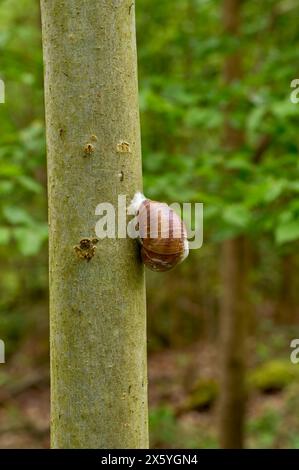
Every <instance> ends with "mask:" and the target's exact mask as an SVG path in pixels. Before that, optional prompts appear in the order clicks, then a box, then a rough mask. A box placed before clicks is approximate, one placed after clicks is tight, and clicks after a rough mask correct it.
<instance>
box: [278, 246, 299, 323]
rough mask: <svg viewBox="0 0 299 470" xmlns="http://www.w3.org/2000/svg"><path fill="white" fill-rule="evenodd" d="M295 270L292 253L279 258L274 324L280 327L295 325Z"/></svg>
mask: <svg viewBox="0 0 299 470" xmlns="http://www.w3.org/2000/svg"><path fill="white" fill-rule="evenodd" d="M296 276H297V268H296V263H295V259H294V255H293V254H292V253H286V254H284V255H283V256H282V257H281V281H280V291H279V299H278V306H277V311H276V318H275V320H276V322H277V323H278V324H280V325H292V324H293V325H295V324H296V323H297V304H298V302H297V286H296Z"/></svg>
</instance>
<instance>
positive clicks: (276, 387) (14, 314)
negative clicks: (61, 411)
mask: <svg viewBox="0 0 299 470" xmlns="http://www.w3.org/2000/svg"><path fill="white" fill-rule="evenodd" d="M137 33H138V60H139V85H140V107H141V124H142V142H143V162H144V181H145V193H146V194H147V196H149V197H151V198H153V199H158V200H165V201H167V202H169V203H170V202H173V201H177V202H189V201H193V202H203V203H204V245H203V247H202V248H201V249H200V250H197V251H195V250H194V251H192V252H191V254H190V257H189V258H188V260H187V261H185V262H184V264H182V265H181V266H179V267H178V268H177V269H176V270H174V271H173V272H169V273H166V274H152V273H149V272H148V273H147V295H148V351H149V395H150V397H149V398H150V432H151V446H152V447H156V448H161V447H164V448H165V447H166V448H167V447H170V448H175V447H179V448H183V447H185V448H188V447H189V448H190V447H191V448H193V447H203V448H214V447H220V446H222V447H229V446H230V447H241V446H245V447H249V448H253V447H263V448H289V447H290V448H299V365H297V366H296V365H293V364H292V363H291V361H290V353H291V349H290V341H291V340H292V339H293V338H297V337H299V307H298V297H299V276H298V264H299V254H298V240H299V199H298V193H299V159H298V146H299V143H298V135H297V134H298V132H297V127H298V128H299V108H298V106H299V104H298V105H296V104H293V103H292V102H291V101H290V93H291V91H292V89H291V88H290V83H291V81H292V80H293V79H295V78H299V76H298V75H299V69H298V51H297V46H298V43H299V4H298V2H297V1H296V0H264V1H262V2H257V1H249V0H163V1H161V0H138V1H137ZM0 57H1V63H0V77H1V78H2V79H3V80H4V81H5V84H6V103H5V104H1V105H0V195H1V198H0V263H1V271H0V338H1V339H3V340H5V343H6V364H5V365H4V364H2V365H0V447H1V448H11V447H39V448H46V447H48V446H49V372H48V370H49V363H48V361H49V359H48V356H49V351H48V347H49V345H48V265H47V256H48V254H47V200H46V191H47V189H46V156H45V129H44V108H43V65H42V48H41V27H40V14H39V2H38V0H1V1H0ZM78 112H80V111H79V110H78Z"/></svg>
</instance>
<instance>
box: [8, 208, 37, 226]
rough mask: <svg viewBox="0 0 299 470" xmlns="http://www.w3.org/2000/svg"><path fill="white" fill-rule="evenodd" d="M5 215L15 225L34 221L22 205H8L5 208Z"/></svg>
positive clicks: (28, 223)
mask: <svg viewBox="0 0 299 470" xmlns="http://www.w3.org/2000/svg"><path fill="white" fill-rule="evenodd" d="M3 215H4V217H5V219H6V220H7V222H9V223H11V224H13V225H17V224H24V225H31V224H32V223H33V221H32V218H31V216H30V215H29V214H28V213H27V212H26V211H25V210H24V209H22V208H20V207H15V206H6V207H4V209H3Z"/></svg>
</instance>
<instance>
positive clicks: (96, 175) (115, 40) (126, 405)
mask: <svg viewBox="0 0 299 470" xmlns="http://www.w3.org/2000/svg"><path fill="white" fill-rule="evenodd" d="M41 12H42V29H43V49H44V64H45V103H46V125H47V146H48V190H49V226H50V330H51V340H50V346H51V442H52V447H54V448H110V449H111V448H146V447H147V446H148V429H147V374H146V318H145V286H144V269H143V267H142V265H141V263H140V260H139V255H138V247H137V245H136V242H135V241H134V240H131V239H129V238H126V239H104V240H100V241H99V242H98V243H97V244H96V245H95V246H94V243H95V242H94V241H91V240H93V238H94V236H95V224H96V217H95V208H96V206H97V205H98V204H99V203H101V202H109V203H112V204H113V205H114V207H117V201H118V195H119V194H123V195H126V196H127V198H128V199H130V198H132V197H133V195H134V193H135V192H136V191H137V190H140V189H141V185H142V180H141V146H140V125H139V110H138V86H137V63H136V33H135V11H134V3H133V2H132V0H102V1H94V0H84V1H82V0H41ZM84 239H89V241H88V240H87V241H86V240H85V242H84ZM82 240H83V242H82ZM86 243H87V245H88V246H87V245H86ZM74 246H75V247H76V248H75V249H74ZM78 255H79V256H78ZM84 257H86V259H84Z"/></svg>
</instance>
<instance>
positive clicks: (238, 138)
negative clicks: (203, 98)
mask: <svg viewBox="0 0 299 470" xmlns="http://www.w3.org/2000/svg"><path fill="white" fill-rule="evenodd" d="M223 8H224V10H223V21H224V28H225V33H226V34H229V35H231V37H235V38H237V37H238V35H239V26H240V9H241V0H225V1H224V3H223ZM241 65H242V64H241V55H240V53H239V52H238V51H237V52H235V53H234V54H231V55H230V56H228V57H227V59H226V63H225V68H224V79H225V83H226V84H227V85H228V86H230V85H231V84H232V83H233V82H234V81H235V80H239V79H241V77H242V67H241ZM235 106H236V103H234V102H231V103H229V105H228V106H227V108H226V110H225V129H224V144H225V146H226V148H227V150H228V152H229V153H230V152H234V151H235V150H237V149H238V148H240V146H242V145H243V143H244V135H243V132H242V131H240V130H238V129H235V128H234V127H233V126H232V125H231V122H230V113H231V111H233V110H234V108H235ZM247 254H248V249H247V243H246V240H245V238H244V237H243V236H240V237H238V238H235V239H232V240H227V241H226V242H224V243H223V246H222V254H221V281H222V289H223V293H222V297H221V304H220V316H221V318H220V331H221V378H220V385H221V387H220V390H221V392H220V403H219V433H220V445H221V447H223V448H242V447H243V441H244V435H243V434H244V411H245V386H244V382H245V380H244V374H245V351H244V344H245V340H246V330H247V325H246V322H247V318H246V317H247V312H246V310H247V299H246V297H247V292H246V290H247V281H248V280H247V271H248V266H247V259H248V257H247Z"/></svg>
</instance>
